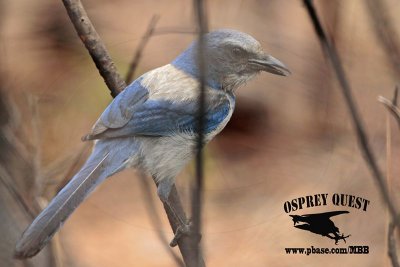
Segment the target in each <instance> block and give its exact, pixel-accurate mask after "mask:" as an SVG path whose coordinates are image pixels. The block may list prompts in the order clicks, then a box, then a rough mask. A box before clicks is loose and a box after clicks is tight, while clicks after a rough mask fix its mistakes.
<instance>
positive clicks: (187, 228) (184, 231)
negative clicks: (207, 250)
mask: <svg viewBox="0 0 400 267" xmlns="http://www.w3.org/2000/svg"><path fill="white" fill-rule="evenodd" d="M192 228H193V223H192V221H191V220H188V221H187V222H186V223H184V224H181V225H180V226H178V228H177V229H176V232H175V236H174V238H173V239H172V240H171V242H170V243H169V245H170V246H171V247H176V246H177V245H178V240H179V239H180V238H181V237H182V236H184V235H193V234H194V231H193V229H192ZM197 239H198V241H197V242H200V239H201V234H198V236H197Z"/></svg>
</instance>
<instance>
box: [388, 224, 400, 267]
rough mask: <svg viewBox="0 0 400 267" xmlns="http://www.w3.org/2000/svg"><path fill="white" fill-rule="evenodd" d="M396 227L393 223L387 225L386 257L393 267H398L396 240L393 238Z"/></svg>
mask: <svg viewBox="0 0 400 267" xmlns="http://www.w3.org/2000/svg"><path fill="white" fill-rule="evenodd" d="M396 228H397V227H396V225H395V224H394V223H390V224H389V231H388V255H389V258H390V261H391V262H392V266H393V267H400V264H399V260H398V257H397V248H396V238H395V231H396Z"/></svg>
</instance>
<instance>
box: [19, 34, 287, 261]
mask: <svg viewBox="0 0 400 267" xmlns="http://www.w3.org/2000/svg"><path fill="white" fill-rule="evenodd" d="M204 37H205V47H204V54H203V56H204V59H205V62H206V67H205V69H206V73H205V74H206V76H205V77H206V88H205V93H206V105H205V127H204V138H205V142H208V141H210V140H211V139H212V138H213V137H214V136H215V135H217V134H218V133H219V132H221V130H222V129H223V128H224V127H225V125H226V124H227V123H228V121H229V119H230V118H231V116H232V113H233V110H234V107H235V91H236V89H237V88H239V87H240V86H241V85H243V84H245V83H246V82H247V81H249V80H250V79H251V78H253V77H254V76H255V75H256V74H258V73H259V72H261V71H266V72H270V73H273V74H277V75H283V76H287V75H288V74H289V73H290V72H289V70H288V69H287V67H286V66H285V65H284V64H283V63H281V62H280V61H279V60H277V59H275V58H274V57H272V56H270V55H268V54H266V53H265V52H264V51H263V50H262V47H261V45H260V43H259V42H258V41H257V40H255V39H254V38H253V37H252V36H250V35H248V34H245V33H242V32H239V31H235V30H216V31H213V32H210V33H208V34H206V35H205V36H204ZM197 52H198V43H197V42H193V43H192V44H191V45H190V46H189V47H188V48H187V49H186V50H185V51H184V52H183V53H181V54H180V55H179V56H178V57H177V58H176V59H175V60H173V61H172V62H171V63H170V64H167V65H165V66H163V67H160V68H157V69H154V70H152V71H149V72H147V73H145V74H143V75H142V76H140V77H139V78H138V79H136V80H135V81H134V82H133V83H132V84H130V85H129V86H128V87H127V88H126V89H125V90H124V91H123V92H122V93H120V94H119V95H118V96H117V97H116V98H115V99H114V100H113V101H112V102H111V104H110V105H109V106H108V107H107V108H106V110H105V111H104V112H103V114H101V116H100V118H99V119H98V120H97V122H96V123H95V125H94V126H93V128H92V130H91V132H90V133H89V134H88V135H86V136H85V137H84V138H83V139H84V140H96V142H95V146H94V149H93V152H92V154H91V155H90V157H89V158H88V160H87V161H86V163H85V164H84V166H83V167H82V169H81V170H80V171H79V172H78V173H77V174H76V175H75V176H74V177H73V178H72V179H71V181H70V182H69V183H68V184H67V185H66V186H65V187H64V188H63V189H62V190H61V191H60V192H59V193H58V194H57V195H56V196H55V197H54V198H53V200H52V201H51V202H50V203H49V205H48V206H47V207H46V208H45V209H44V210H43V211H42V212H41V213H40V214H39V215H38V217H37V218H36V219H35V220H34V221H33V222H32V224H31V225H30V226H29V227H28V228H27V229H26V230H25V232H24V233H23V235H22V237H21V239H20V240H19V241H18V243H17V245H16V251H15V256H16V257H18V258H26V257H32V256H34V255H36V254H37V253H38V252H39V251H40V250H41V249H42V248H43V247H44V246H45V245H46V243H47V242H48V241H49V240H50V239H51V238H52V236H53V235H54V234H55V232H56V231H57V230H58V229H59V228H60V226H61V225H62V224H63V223H64V222H65V220H66V219H67V218H68V217H69V216H70V215H71V213H72V212H73V211H74V210H75V208H76V207H77V206H78V205H79V204H80V203H81V202H82V201H83V200H84V199H85V198H86V197H87V196H88V195H89V194H90V193H91V192H92V191H93V190H94V189H95V188H96V187H97V186H98V185H99V184H100V183H101V182H103V181H104V180H105V179H106V178H107V177H110V176H111V175H113V174H115V173H117V172H119V171H122V170H123V169H125V168H129V167H133V168H136V169H139V170H141V171H144V172H146V173H148V174H150V175H151V176H152V177H153V178H154V179H155V181H156V183H157V185H158V190H157V191H158V194H159V196H160V198H161V200H163V202H164V203H166V204H167V205H168V196H169V193H170V189H171V187H172V185H173V184H174V182H175V177H176V176H177V175H178V173H179V172H180V171H181V169H182V168H183V167H184V166H185V165H186V163H187V162H188V161H189V160H190V158H191V156H192V155H193V153H194V150H195V148H196V136H197V133H196V129H197V111H198V94H199V70H198V64H197V63H196V62H197V58H198V57H197Z"/></svg>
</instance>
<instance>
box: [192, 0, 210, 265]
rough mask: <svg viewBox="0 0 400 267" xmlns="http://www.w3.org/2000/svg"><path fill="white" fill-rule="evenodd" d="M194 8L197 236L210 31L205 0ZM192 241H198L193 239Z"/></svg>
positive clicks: (194, 205) (197, 233)
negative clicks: (197, 95) (197, 71)
mask: <svg viewBox="0 0 400 267" xmlns="http://www.w3.org/2000/svg"><path fill="white" fill-rule="evenodd" d="M194 10H195V13H196V22H197V27H198V33H199V36H198V54H197V64H198V70H199V82H200V88H199V90H200V92H199V99H198V105H199V106H198V111H197V120H198V123H197V134H198V136H197V145H196V179H195V184H194V187H193V193H192V216H193V217H192V219H193V232H194V235H195V236H200V235H201V219H202V203H203V184H204V165H203V163H204V161H203V142H204V126H205V118H204V113H205V102H206V93H205V86H206V73H207V70H206V66H207V64H206V57H205V45H206V44H205V42H206V40H205V37H204V35H205V34H206V33H207V31H208V26H207V18H206V13H205V4H204V1H203V0H194ZM192 242H198V240H196V239H193V240H192ZM192 245H193V248H195V262H196V265H195V266H205V263H204V260H203V258H202V252H201V243H200V242H198V243H197V244H196V243H194V244H192Z"/></svg>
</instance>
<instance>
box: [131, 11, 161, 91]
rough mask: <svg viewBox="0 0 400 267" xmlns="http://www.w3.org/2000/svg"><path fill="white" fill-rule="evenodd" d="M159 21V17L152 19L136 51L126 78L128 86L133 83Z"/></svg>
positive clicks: (155, 16)
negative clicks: (145, 49) (144, 51)
mask: <svg viewBox="0 0 400 267" xmlns="http://www.w3.org/2000/svg"><path fill="white" fill-rule="evenodd" d="M159 19H160V16H159V15H154V16H153V17H152V18H151V20H150V22H149V25H148V26H147V30H146V32H145V34H144V35H143V37H142V39H141V41H140V43H139V46H138V48H137V49H136V52H135V55H134V56H133V58H132V61H131V63H130V64H129V69H128V72H127V73H126V76H125V83H126V84H129V83H131V82H132V80H133V77H134V74H135V71H136V69H137V66H138V65H139V61H140V59H141V58H142V55H143V50H144V48H145V47H146V45H147V43H148V42H149V40H150V37H151V36H152V35H153V33H154V30H155V28H156V25H157V22H158V20H159Z"/></svg>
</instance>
